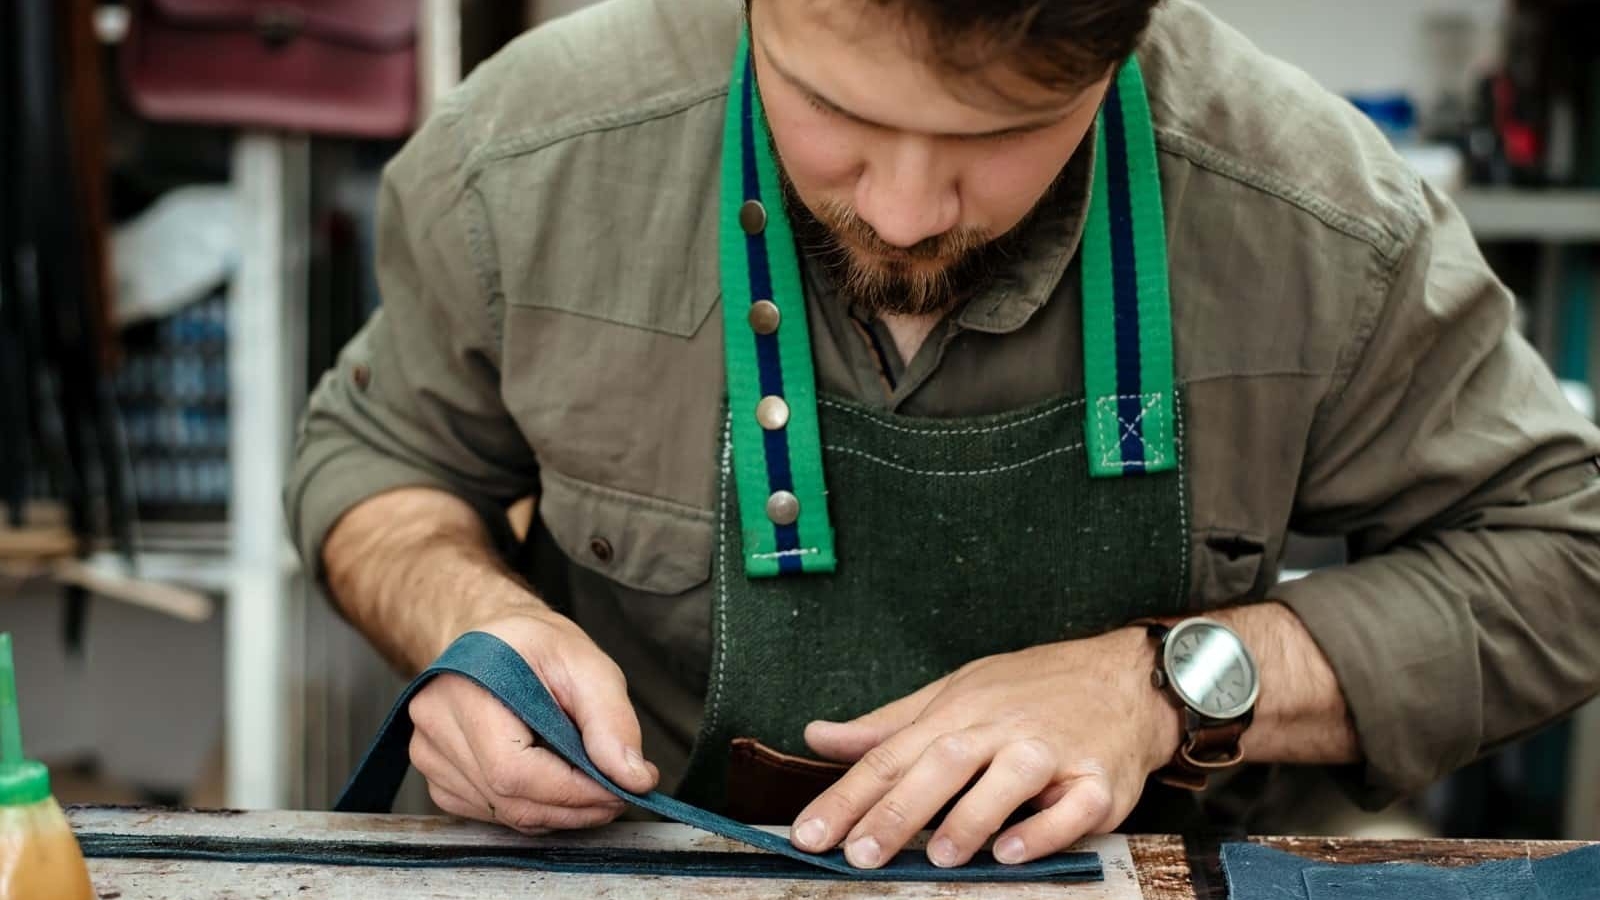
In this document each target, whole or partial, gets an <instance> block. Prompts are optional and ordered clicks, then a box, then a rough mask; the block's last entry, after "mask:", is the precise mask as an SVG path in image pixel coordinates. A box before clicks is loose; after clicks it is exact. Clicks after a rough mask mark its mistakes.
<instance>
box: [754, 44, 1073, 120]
mask: <svg viewBox="0 0 1600 900" xmlns="http://www.w3.org/2000/svg"><path fill="white" fill-rule="evenodd" d="M762 49H763V50H766V52H767V61H768V62H770V63H772V68H774V69H776V70H777V71H778V74H779V75H781V76H783V79H784V80H785V81H787V82H789V84H790V85H791V86H793V87H794V88H795V90H798V91H799V92H800V93H802V94H805V95H806V96H807V97H809V98H810V99H812V100H814V101H816V102H817V103H819V104H821V105H822V106H823V107H825V108H826V109H827V110H828V111H829V112H832V113H835V114H837V115H839V116H842V117H844V118H846V119H849V120H850V121H852V122H855V123H857V124H860V125H866V126H868V127H870V128H882V129H886V130H890V131H893V130H896V129H894V128H893V127H891V126H889V125H885V124H883V123H882V122H874V121H873V120H871V119H869V118H867V117H865V116H862V115H858V114H856V113H853V112H851V111H850V110H848V109H845V108H844V107H842V106H840V105H839V104H837V103H835V102H833V101H832V100H830V99H828V98H827V97H825V96H823V94H822V92H820V91H818V90H817V89H816V88H814V87H812V86H811V85H809V84H806V83H805V81H803V80H801V78H800V76H798V75H796V74H794V73H793V72H790V71H789V70H788V69H785V68H784V67H783V65H782V64H781V63H779V62H778V60H777V58H776V57H774V56H773V55H772V51H770V50H767V48H766V45H765V44H763V45H762ZM1076 107H1077V104H1073V108H1074V109H1076ZM1070 115H1072V110H1071V109H1069V110H1067V111H1065V112H1062V113H1060V114H1051V115H1050V116H1048V117H1045V118H1042V119H1038V120H1036V121H1032V122H1024V123H1023V124H1021V125H1013V126H1011V127H1009V128H997V129H995V130H993V131H948V132H935V133H932V136H933V137H944V138H961V139H964V140H981V139H983V138H997V137H1005V136H1007V135H1013V134H1027V133H1028V132H1031V131H1041V130H1043V129H1045V128H1049V127H1050V126H1051V125H1056V124H1058V123H1060V122H1062V121H1063V120H1065V119H1066V118H1067V117H1068V116H1070Z"/></svg>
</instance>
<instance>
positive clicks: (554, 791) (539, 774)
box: [442, 692, 621, 807]
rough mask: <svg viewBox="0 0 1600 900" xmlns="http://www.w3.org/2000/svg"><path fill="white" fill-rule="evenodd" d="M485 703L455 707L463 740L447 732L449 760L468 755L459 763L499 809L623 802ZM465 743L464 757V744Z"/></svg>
mask: <svg viewBox="0 0 1600 900" xmlns="http://www.w3.org/2000/svg"><path fill="white" fill-rule="evenodd" d="M475 694H476V696H475V698H474V699H478V698H481V702H472V703H461V704H457V705H456V714H457V717H458V720H459V723H460V736H459V737H457V736H456V735H454V734H451V733H450V731H449V730H448V729H442V731H443V733H444V737H445V739H446V741H447V742H448V743H449V744H453V745H456V746H450V747H448V748H447V749H446V750H445V752H446V755H447V756H451V757H456V756H457V755H458V754H461V755H464V756H465V760H464V761H463V762H462V764H461V765H460V768H461V769H462V771H463V772H465V773H467V776H468V778H469V779H470V780H471V781H472V782H473V786H474V787H476V788H477V789H478V791H479V792H480V793H482V794H483V795H484V797H486V798H488V799H489V800H490V801H491V802H494V803H496V804H497V805H499V804H502V803H503V802H505V801H509V800H513V799H521V800H530V801H533V802H535V803H542V804H548V805H551V806H568V807H586V806H615V805H618V804H620V803H621V801H620V800H618V799H617V798H616V797H615V796H614V795H613V794H612V793H611V792H610V791H607V790H606V789H605V788H603V787H601V786H600V785H599V784H597V783H595V782H594V780H593V779H591V778H589V776H587V775H584V774H583V773H582V772H580V771H578V770H577V769H576V768H574V767H573V766H572V765H571V764H570V763H568V762H566V761H565V760H563V759H561V758H560V757H558V756H556V755H555V753H553V752H552V751H550V750H549V749H547V748H544V747H541V746H539V745H538V744H537V743H536V741H535V738H534V736H533V733H532V732H531V731H529V730H528V727H527V726H526V725H524V724H522V720H520V719H518V718H517V717H516V716H515V715H513V714H512V713H511V711H510V710H508V709H506V708H505V706H503V705H502V704H501V703H500V702H499V701H497V700H494V699H493V698H492V697H490V696H489V695H488V694H486V693H482V692H475ZM462 744H464V745H465V748H466V749H465V753H464V754H463V753H462V750H461V749H459V745H462Z"/></svg>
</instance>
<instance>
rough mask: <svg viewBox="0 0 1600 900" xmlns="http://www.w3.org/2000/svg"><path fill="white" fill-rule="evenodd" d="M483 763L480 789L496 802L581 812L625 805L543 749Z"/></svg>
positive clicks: (508, 754) (485, 760)
mask: <svg viewBox="0 0 1600 900" xmlns="http://www.w3.org/2000/svg"><path fill="white" fill-rule="evenodd" d="M480 759H482V760H483V763H482V768H481V769H480V771H479V777H480V778H482V783H481V785H480V789H482V790H483V791H484V794H485V796H487V797H488V798H489V799H490V800H494V801H496V802H497V803H504V802H509V801H512V800H525V801H529V802H532V803H537V804H540V805H543V806H559V807H566V808H569V809H582V808H584V807H591V806H604V807H610V808H615V809H619V810H620V809H621V808H622V807H623V806H624V805H625V804H624V803H623V801H622V800H621V799H620V798H618V797H617V796H616V795H615V794H613V793H611V792H610V791H608V790H606V789H605V788H603V787H601V786H600V785H599V783H597V782H596V781H595V780H594V779H592V778H590V777H589V776H588V775H585V774H583V772H581V771H579V770H578V769H577V768H576V767H574V766H573V765H572V764H571V763H569V762H567V761H566V760H564V759H562V758H561V757H559V756H557V755H555V753H553V752H551V751H550V750H548V749H546V748H544V747H528V748H524V749H522V750H518V751H515V752H502V753H501V754H500V755H498V756H494V757H487V756H483V757H480Z"/></svg>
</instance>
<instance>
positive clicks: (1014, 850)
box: [994, 837, 1028, 863]
mask: <svg viewBox="0 0 1600 900" xmlns="http://www.w3.org/2000/svg"><path fill="white" fill-rule="evenodd" d="M1027 853H1028V848H1027V847H1024V846H1023V845H1022V838H1019V837H1008V838H1006V839H1005V840H1003V841H1001V842H1000V843H998V844H995V845H994V858H995V859H998V860H1000V861H1001V862H1003V863H1019V862H1022V857H1023V856H1025V855H1027Z"/></svg>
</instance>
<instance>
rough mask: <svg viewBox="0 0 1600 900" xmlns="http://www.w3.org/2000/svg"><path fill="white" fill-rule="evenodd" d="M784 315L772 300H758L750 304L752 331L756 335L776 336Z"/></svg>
mask: <svg viewBox="0 0 1600 900" xmlns="http://www.w3.org/2000/svg"><path fill="white" fill-rule="evenodd" d="M782 321H783V313H782V312H780V311H779V310H778V304H776V303H773V302H772V301H771V300H757V301H756V302H754V303H752V304H750V330H751V331H754V332H755V333H756V334H776V333H777V331H778V324H779V323H781V322H782Z"/></svg>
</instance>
